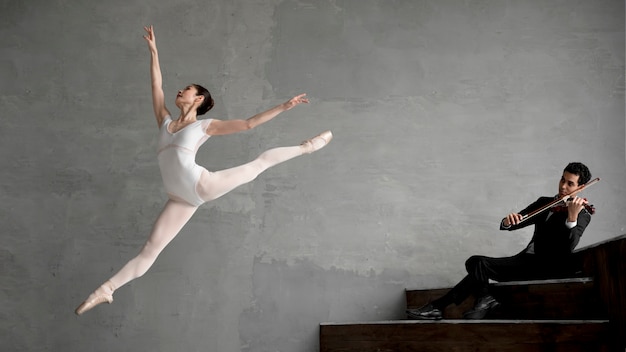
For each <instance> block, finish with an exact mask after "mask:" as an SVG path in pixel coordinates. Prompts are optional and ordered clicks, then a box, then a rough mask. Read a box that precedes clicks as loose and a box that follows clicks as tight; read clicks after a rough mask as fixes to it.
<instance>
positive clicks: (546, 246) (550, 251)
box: [500, 197, 591, 258]
mask: <svg viewBox="0 0 626 352" xmlns="http://www.w3.org/2000/svg"><path fill="white" fill-rule="evenodd" d="M554 199H555V198H554V197H539V199H537V200H536V201H535V202H534V203H532V204H530V205H529V206H527V207H526V208H524V210H522V211H520V212H519V213H520V214H522V215H526V214H528V213H530V212H532V211H534V210H536V209H539V208H541V207H543V206H545V205H547V204H548V203H550V202H552V201H554ZM566 221H567V211H561V212H552V211H545V212H543V213H541V214H538V215H536V216H534V217H532V218H530V219H529V220H527V221H524V222H523V223H521V224H518V225H513V226H511V227H509V228H505V227H504V226H503V224H504V221H503V222H501V223H500V229H501V230H509V231H513V230H517V229H521V228H524V227H526V226H530V225H535V232H534V233H533V237H532V239H531V240H530V243H529V244H528V247H526V249H525V250H524V251H523V252H526V251H528V248H533V250H534V253H535V254H536V255H538V256H542V257H546V258H548V257H555V258H562V257H564V256H568V255H570V254H571V253H572V251H573V250H574V248H576V245H578V241H580V237H581V236H582V235H583V232H584V231H585V228H587V225H589V222H591V214H590V213H589V212H588V211H587V209H584V208H583V210H581V211H580V213H578V220H577V223H576V226H574V227H573V228H571V229H570V228H568V227H567V226H565V222H566Z"/></svg>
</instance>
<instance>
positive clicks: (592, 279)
mask: <svg viewBox="0 0 626 352" xmlns="http://www.w3.org/2000/svg"><path fill="white" fill-rule="evenodd" d="M575 255H576V256H577V258H578V260H579V263H581V268H582V270H581V272H580V277H575V278H567V279H558V280H539V281H518V282H503V283H494V284H492V285H491V292H492V294H493V295H494V297H496V299H497V300H498V301H500V302H501V303H502V305H501V307H500V308H498V309H497V310H496V311H494V312H490V314H489V315H488V316H487V317H486V319H483V320H464V319H462V313H463V312H464V311H466V310H468V309H470V308H471V307H472V304H473V302H472V300H471V299H469V300H466V301H465V302H464V303H463V304H462V305H460V306H458V307H457V306H454V305H451V306H450V307H448V308H447V309H446V310H445V312H444V319H443V320H440V321H417V320H405V319H404V317H402V320H394V321H377V322H357V323H323V324H321V325H320V351H322V352H340V351H341V352H356V351H359V352H368V351H372V352H374V351H376V352H391V351H397V352H401V351H424V352H429V351H458V352H463V351H507V352H508V351H511V352H512V351H567V352H577V351H585V352H589V351H607V352H613V351H618V352H626V235H623V236H620V237H617V238H615V239H612V240H609V241H606V242H603V243H599V244H596V245H593V246H589V247H586V248H583V249H581V250H578V251H577V252H576V254H575ZM448 290H449V288H446V289H432V290H407V291H406V305H407V308H417V307H420V306H422V305H424V304H426V303H428V302H430V301H432V300H433V299H436V298H438V297H441V296H442V295H444V294H445V293H446V292H447V291H448Z"/></svg>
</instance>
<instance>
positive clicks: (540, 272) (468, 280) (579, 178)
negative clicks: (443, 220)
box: [406, 162, 593, 320]
mask: <svg viewBox="0 0 626 352" xmlns="http://www.w3.org/2000/svg"><path fill="white" fill-rule="evenodd" d="M590 179H591V173H590V172H589V169H588V168H587V167H586V166H585V165H583V164H581V163H577V162H574V163H570V164H569V165H567V166H566V167H565V169H564V170H563V175H562V176H561V180H560V181H559V188H558V195H556V196H553V197H540V198H539V199H537V201H535V202H534V203H532V204H530V205H529V206H528V207H526V208H525V209H524V210H522V211H520V212H519V213H511V214H509V215H507V216H506V217H505V218H504V219H502V222H501V223H500V230H508V231H512V230H517V229H520V228H523V227H526V226H528V225H531V224H534V225H535V231H534V234H533V237H532V239H531V241H530V243H529V244H528V246H527V247H526V248H525V249H524V250H522V251H521V252H520V253H518V254H516V255H514V256H512V257H504V258H491V257H485V256H472V257H470V258H469V259H468V260H467V261H466V262H465V267H466V269H467V272H468V275H467V276H465V278H463V280H461V281H460V282H459V283H458V284H457V285H456V286H455V287H454V288H452V289H451V290H450V291H449V292H448V293H447V294H445V295H444V296H443V297H441V298H439V299H436V300H434V301H432V302H430V303H429V304H427V305H425V306H423V307H421V308H418V309H409V310H407V311H406V313H407V315H408V318H409V319H429V320H438V319H442V317H443V311H444V309H445V308H446V307H447V306H448V305H450V304H452V303H455V304H456V305H459V304H461V302H463V301H464V300H465V299H466V298H468V297H469V296H470V295H473V296H474V298H475V303H474V307H473V308H472V309H470V310H469V311H467V312H465V313H464V315H463V317H464V318H465V319H482V318H484V317H485V316H486V315H487V313H488V312H489V311H490V310H492V309H494V308H496V307H497V306H499V304H500V303H499V302H498V301H496V299H495V298H494V297H493V296H491V295H490V294H489V291H488V288H489V279H492V280H495V281H518V280H538V279H548V278H557V277H564V276H566V275H571V274H574V272H575V271H576V269H575V268H576V265H574V262H573V260H572V255H571V254H572V251H573V250H574V248H575V247H576V245H577V244H578V241H579V240H580V236H582V234H583V232H584V231H585V228H586V227H587V225H589V222H590V221H591V213H592V212H593V210H592V209H591V208H590V209H589V210H588V209H587V208H586V204H587V200H586V199H583V198H579V197H577V196H574V197H572V198H570V200H569V201H567V203H566V204H567V206H563V207H561V208H560V209H559V208H556V207H555V208H551V209H550V211H545V212H543V213H539V214H537V215H536V216H534V217H531V218H529V219H528V220H526V221H523V222H522V217H523V216H524V215H526V214H529V213H531V212H533V211H534V210H537V209H540V208H541V207H543V206H545V205H547V204H549V203H551V202H553V201H554V200H556V199H557V198H563V197H565V196H567V195H568V194H571V193H572V192H573V191H574V190H575V189H576V188H577V187H579V186H581V185H583V184H585V183H587V182H588V181H589V180H590ZM559 210H560V211H559ZM590 211H591V213H590Z"/></svg>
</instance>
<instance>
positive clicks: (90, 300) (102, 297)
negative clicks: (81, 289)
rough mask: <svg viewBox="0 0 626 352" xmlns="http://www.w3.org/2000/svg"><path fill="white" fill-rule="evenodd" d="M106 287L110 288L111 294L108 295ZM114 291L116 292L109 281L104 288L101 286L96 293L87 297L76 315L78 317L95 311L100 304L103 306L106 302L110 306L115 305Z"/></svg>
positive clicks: (76, 311) (77, 309)
mask: <svg viewBox="0 0 626 352" xmlns="http://www.w3.org/2000/svg"><path fill="white" fill-rule="evenodd" d="M105 285H106V286H105ZM105 287H106V288H108V289H109V290H110V292H111V293H106V291H105V290H106V288H105ZM103 291H105V292H103ZM113 291H115V289H114V287H113V284H111V283H110V282H108V281H107V282H106V283H104V284H103V285H102V286H100V287H99V288H98V289H97V290H96V291H94V293H92V294H90V295H89V297H87V299H86V300H85V301H84V302H83V303H81V305H80V306H78V308H76V310H75V311H74V313H76V315H82V314H83V313H85V312H86V311H89V310H91V309H93V308H94V307H95V306H97V305H99V304H102V303H105V302H106V303H108V304H111V303H113Z"/></svg>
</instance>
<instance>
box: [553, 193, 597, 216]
mask: <svg viewBox="0 0 626 352" xmlns="http://www.w3.org/2000/svg"><path fill="white" fill-rule="evenodd" d="M572 199H573V198H571V197H570V198H568V199H567V202H569V201H570V200H572ZM583 199H584V200H585V201H587V198H583ZM583 205H584V207H585V209H586V210H587V211H588V212H589V214H591V215H593V214H595V213H596V207H594V206H593V204H589V203H586V204H583ZM550 211H552V212H554V213H559V212H562V211H567V204H566V203H563V204H559V205H555V206H553V207H552V208H550Z"/></svg>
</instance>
